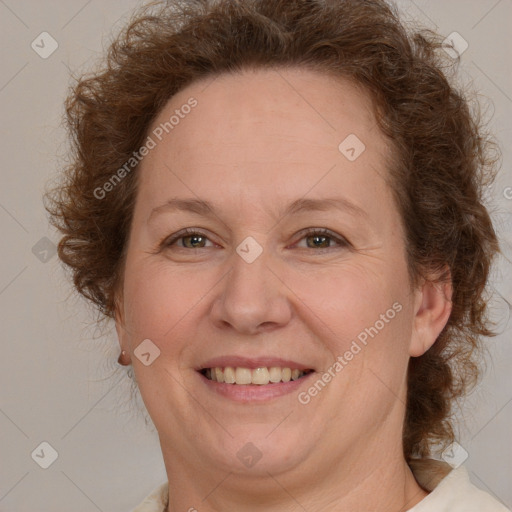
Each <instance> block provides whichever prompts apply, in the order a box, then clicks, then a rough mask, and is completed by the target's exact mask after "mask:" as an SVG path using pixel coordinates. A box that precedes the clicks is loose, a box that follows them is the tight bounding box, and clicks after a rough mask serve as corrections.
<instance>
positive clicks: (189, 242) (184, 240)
mask: <svg viewBox="0 0 512 512" xmlns="http://www.w3.org/2000/svg"><path fill="white" fill-rule="evenodd" d="M301 234H302V238H301V239H300V241H302V240H306V247H305V248H307V249H335V248H336V247H332V245H333V244H332V243H333V242H335V243H336V244H338V246H339V247H348V246H349V245H350V243H349V242H348V241H347V240H345V239H344V238H343V237H341V236H337V235H335V234H334V233H333V232H332V231H330V230H328V229H323V228H322V229H318V228H310V229H308V230H305V231H302V232H301ZM207 241H209V242H210V243H212V242H211V240H210V239H209V238H208V237H207V236H206V234H204V233H203V232H201V231H197V230H194V229H190V228H187V229H184V230H183V231H180V232H179V233H176V234H175V235H173V236H171V237H170V238H167V239H165V240H164V241H163V242H162V244H161V246H162V248H166V247H171V246H174V245H175V246H177V247H178V248H181V249H203V248H206V247H207V246H206V245H205V244H206V242H207ZM309 241H311V242H309ZM178 242H179V243H178ZM296 245H297V246H298V244H296ZM302 248H304V246H302ZM317 252H321V251H317Z"/></svg>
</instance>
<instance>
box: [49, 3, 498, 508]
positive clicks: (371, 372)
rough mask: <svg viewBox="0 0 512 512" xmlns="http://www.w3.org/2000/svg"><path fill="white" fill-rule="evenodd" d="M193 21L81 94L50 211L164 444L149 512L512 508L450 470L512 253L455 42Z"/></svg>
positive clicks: (161, 24)
mask: <svg viewBox="0 0 512 512" xmlns="http://www.w3.org/2000/svg"><path fill="white" fill-rule="evenodd" d="M182 4H184V5H180V6H178V5H173V4H170V3H167V4H165V5H161V6H160V7H159V8H158V9H157V10H155V7H154V6H153V7H151V8H149V9H148V10H147V11H143V12H141V13H138V15H137V17H136V18H135V19H134V20H133V22H132V24H131V25H130V26H129V27H128V28H127V30H126V31H125V33H124V34H122V35H121V36H120V37H119V39H118V40H117V41H116V42H115V43H114V44H113V45H112V47H111V49H110V52H109V55H108V63H107V66H105V69H104V70H102V71H101V72H98V73H97V74H96V75H95V76H92V77H88V78H84V79H82V80H81V81H80V82H79V83H78V84H77V86H76V88H75V89H74V91H73V92H72V94H71V95H70V97H69V99H68V103H67V112H68V119H69V123H70V128H71V130H72V135H73V140H74V142H75V159H74V162H73V165H72V166H70V168H69V169H68V170H67V179H66V180H65V182H64V183H63V185H62V186H61V188H60V189H58V190H57V191H56V192H55V194H54V195H53V203H52V204H50V205H49V206H48V208H49V210H50V212H51V214H52V220H53V222H54V224H55V225H56V226H58V227H59V229H61V231H62V233H63V235H64V236H63V238H62V240H61V242H60V245H59V255H60V257H61V259H62V260H63V261H64V262H65V263H66V264H67V265H68V266H69V267H70V268H71V269H72V271H73V275H74V283H75V286H76V287H77V289H78V291H80V292H81V293H82V294H83V295H84V296H85V297H87V298H88V299H90V300H92V301H93V302H94V303H95V304H96V305H97V306H98V308H99V309H100V311H101V313H102V314H103V315H105V316H106V317H110V318H112V319H114V320H115V325H116V329H117V334H118V338H119V343H120V347H121V355H120V358H119V362H120V364H122V365H132V366H133V369H134V373H135V378H136V381H137V385H138V387H139V389H140V392H141V395H142V397H143V399H144V403H145V405H146V408H147V410H148V412H149V414H150V416H151V418H152V420H153V422H154V424H155V426H156V428H157V430H158V433H159V438H160V444H161V448H162V454H163V458H164V462H165V466H166V471H167V477H168V481H167V482H165V484H163V485H162V486H160V487H158V488H157V489H156V490H155V492H154V493H153V494H152V495H151V496H149V497H148V498H147V499H146V500H145V502H144V503H143V504H141V505H140V506H139V507H137V508H136V511H138V512H142V511H146V512H149V511H151V512H153V511H154V512H157V511H158V512H161V511H171V510H172V511H175V510H189V511H193V510H200V511H207V510H210V511H214V510H244V511H256V510H265V511H272V510H278V509H279V510H283V509H284V510H308V511H320V510H322V511H327V510H333V511H334V510H350V511H368V510H372V511H375V512H378V511H397V512H398V511H405V510H413V511H414V512H423V511H434V510H435V511H436V512H439V511H444V510H446V511H448V510H450V511H452V512H453V511H459V510H460V511H462V510H463V511H465V512H467V511H471V510H474V511H479V512H482V511H503V510H506V508H505V507H503V506H502V505H501V504H500V503H499V502H498V501H496V500H495V499H494V498H492V497H491V496H490V495H489V494H486V493H484V492H483V491H480V490H479V489H477V488H476V487H475V486H473V484H471V483H470V481H469V479H468V475H467V471H466V470H465V469H464V467H463V466H458V464H452V465H449V464H447V463H446V462H443V461H442V460H434V459H433V458H432V456H433V455H435V454H436V453H441V451H442V450H443V449H449V450H452V452H451V453H452V454H453V450H454V449H455V450H456V449H457V446H458V445H454V444H452V442H453V441H454V434H453V430H452V424H451V422H450V417H451V416H450V414H451V406H452V404H453V401H454V400H455V399H456V398H457V397H459V396H462V395H463V394H464V392H465V390H466V389H469V385H470V384H471V383H472V381H473V380H474V378H475V376H476V363H477V361H478V357H479V354H478V351H477V349H478V346H479V341H480V339H481V337H482V336H486V335H491V334H492V331H491V329H490V326H489V325H488V321H487V317H486V303H485V300H484V297H483V292H484V288H485V285H486V282H487V278H488V274H489V268H490V265H491V261H492V258H493V256H494V255H495V253H496V252H497V251H498V250H499V248H498V243H497V239H496V236H495V233H494V231H493V228H492V224H491V221H490V218H489V215H488V212H487V211H486V209H485V207H484V205H483V204H482V201H481V194H482V190H483V187H484V186H485V185H486V184H487V183H488V182H489V181H490V180H491V179H492V177H493V174H494V172H495V165H494V161H493V160H492V159H491V158H490V156H489V149H490V147H491V141H490V139H488V138H487V137H486V136H485V134H484V133H483V132H482V128H481V127H480V126H479V125H478V123H477V122H476V118H475V117H472V115H471V114H470V109H469V107H468V105H467V103H466V101H465V99H464V98H463V97H462V96H461V95H460V94H459V93H458V92H457V90H456V89H455V88H454V87H452V86H451V85H450V84H449V83H448V81H447V79H446V78H445V76H444V74H443V72H442V67H443V65H444V60H443V54H444V52H443V50H442V48H441V43H440V42H439V38H438V37H437V36H435V35H433V34H426V33H425V34H422V35H420V34H416V35H414V36H410V35H408V34H407V33H406V32H405V30H404V28H403V27H402V25H401V24H400V22H399V20H398V18H397V16H396V14H395V11H394V10H393V9H392V8H391V7H390V6H389V5H388V4H386V3H384V2H383V1H381V0H370V1H366V2H362V1H355V0H354V1H341V0H337V1H331V2H319V1H312V0H258V1H256V0H244V1H240V2H231V1H229V0H220V1H216V2H213V1H207V0H204V1H199V2H189V3H182ZM445 57H446V59H449V57H448V56H447V55H446V54H445ZM454 447H455V448H454ZM445 453H446V451H445ZM446 458H447V457H445V459H446ZM455 458H457V453H456V454H455ZM452 466H454V467H455V466H458V467H457V468H456V469H452Z"/></svg>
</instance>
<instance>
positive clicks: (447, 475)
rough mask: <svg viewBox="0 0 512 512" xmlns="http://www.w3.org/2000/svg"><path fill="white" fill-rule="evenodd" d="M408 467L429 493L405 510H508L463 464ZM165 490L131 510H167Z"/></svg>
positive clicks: (433, 462) (158, 490)
mask: <svg viewBox="0 0 512 512" xmlns="http://www.w3.org/2000/svg"><path fill="white" fill-rule="evenodd" d="M410 467H411V470H412V472H413V474H414V478H415V479H416V481H417V482H418V483H419V484H420V485H421V486H422V487H423V488H424V489H425V490H427V491H428V492H430V494H429V495H428V496H426V497H425V498H423V499H422V500H421V501H420V502H419V503H417V504H416V505H415V506H414V507H412V508H411V509H409V511H408V512H511V511H510V509H508V508H506V507H505V506H504V505H502V504H501V503H500V502H499V501H498V500H496V499H495V498H493V497H492V496H491V495H490V494H488V493H487V492H485V491H482V490H481V489H479V488H478V487H476V486H475V485H473V484H472V483H471V481H470V480H469V475H468V472H467V470H466V468H465V467H464V466H459V467H458V468H456V469H452V468H451V466H449V465H448V464H446V463H445V462H442V461H438V460H434V459H423V460H418V461H413V462H411V464H410ZM168 492H169V487H168V483H167V482H166V483H164V484H162V485H160V486H159V487H157V488H156V489H155V490H154V491H153V492H152V493H151V494H150V495H149V496H147V497H146V499H145V500H144V501H143V502H142V503H141V504H140V505H139V506H138V507H137V508H135V509H134V510H133V511H132V512H166V509H167V505H168Z"/></svg>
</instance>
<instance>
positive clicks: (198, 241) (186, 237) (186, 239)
mask: <svg viewBox="0 0 512 512" xmlns="http://www.w3.org/2000/svg"><path fill="white" fill-rule="evenodd" d="M207 240H209V238H208V237H207V236H206V235H205V234H204V233H202V232H200V231H196V230H193V229H188V228H187V229H184V230H183V231H180V232H179V233H176V234H175V235H173V236H172V237H171V238H168V239H166V240H164V241H163V242H162V247H170V246H172V245H175V244H176V242H179V241H182V243H178V244H177V246H178V247H179V248H182V249H203V248H204V247H205V245H204V244H205V243H206V241H207ZM210 241H211V240H210Z"/></svg>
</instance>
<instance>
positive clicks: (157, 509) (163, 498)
mask: <svg viewBox="0 0 512 512" xmlns="http://www.w3.org/2000/svg"><path fill="white" fill-rule="evenodd" d="M168 493H169V486H168V483H167V482H165V483H163V484H161V485H159V486H158V487H157V488H156V489H155V490H154V491H153V492H152V493H151V494H149V495H148V496H147V497H146V498H145V499H144V501H143V502H142V503H141V504H140V505H138V506H137V507H136V508H134V509H133V510H132V512H165V510H166V509H167V506H168V504H169V496H168Z"/></svg>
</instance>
